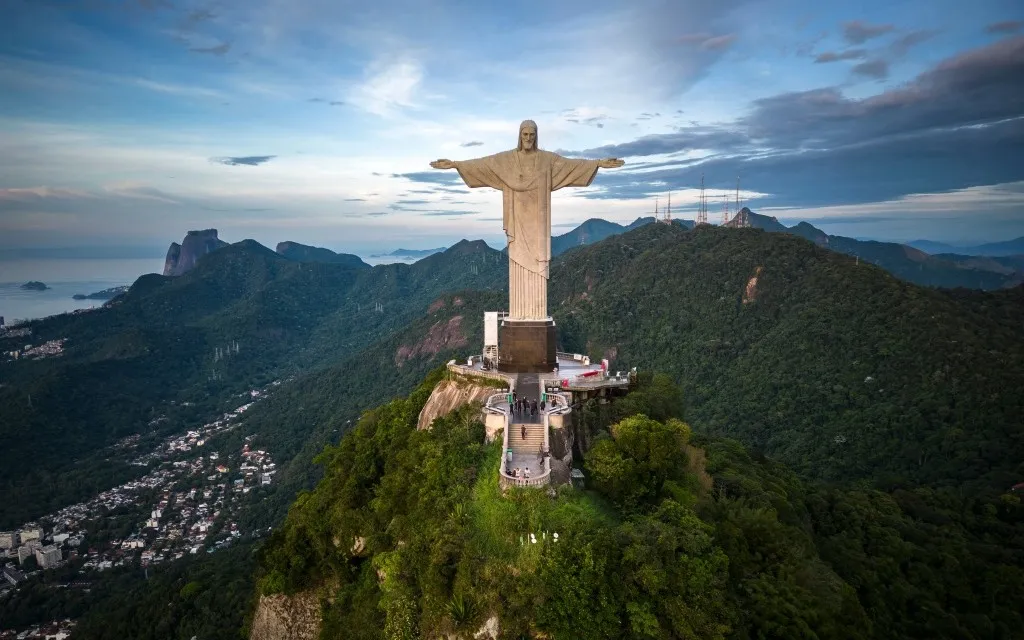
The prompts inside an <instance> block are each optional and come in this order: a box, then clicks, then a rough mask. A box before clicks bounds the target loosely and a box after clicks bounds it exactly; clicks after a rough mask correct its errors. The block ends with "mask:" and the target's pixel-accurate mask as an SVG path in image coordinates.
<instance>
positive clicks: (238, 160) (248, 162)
mask: <svg viewBox="0 0 1024 640" xmlns="http://www.w3.org/2000/svg"><path fill="white" fill-rule="evenodd" d="M276 157H277V156H226V157H221V158H210V162H213V163H216V164H226V165H229V166H233V167H239V166H247V167H255V166H258V165H261V164H263V163H265V162H269V161H270V160H272V159H274V158H276Z"/></svg>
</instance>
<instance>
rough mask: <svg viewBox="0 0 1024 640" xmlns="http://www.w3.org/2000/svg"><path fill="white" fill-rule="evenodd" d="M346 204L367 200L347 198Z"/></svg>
mask: <svg viewBox="0 0 1024 640" xmlns="http://www.w3.org/2000/svg"><path fill="white" fill-rule="evenodd" d="M345 202H366V198H345Z"/></svg>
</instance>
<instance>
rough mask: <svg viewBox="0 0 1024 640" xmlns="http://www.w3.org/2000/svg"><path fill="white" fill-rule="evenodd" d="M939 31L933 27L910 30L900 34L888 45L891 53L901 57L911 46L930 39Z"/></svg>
mask: <svg viewBox="0 0 1024 640" xmlns="http://www.w3.org/2000/svg"><path fill="white" fill-rule="evenodd" d="M938 33H939V32H938V31H937V30H935V29H918V30H917V31H911V32H910V33H908V34H906V35H903V36H900V37H899V38H897V39H896V40H894V41H893V42H892V44H890V45H889V49H890V50H891V51H892V53H893V55H895V56H897V57H901V56H904V55H906V54H907V52H908V51H910V49H911V47H914V46H917V45H919V44H921V43H922V42H925V41H926V40H930V39H932V38H933V37H935V35H937V34H938Z"/></svg>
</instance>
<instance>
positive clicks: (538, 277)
mask: <svg viewBox="0 0 1024 640" xmlns="http://www.w3.org/2000/svg"><path fill="white" fill-rule="evenodd" d="M455 168H456V169H457V170H458V171H459V175H460V176H461V177H462V180H463V181H464V182H465V183H466V185H467V186H469V187H491V188H493V189H500V190H501V192H502V194H503V216H502V219H503V222H504V227H505V234H506V235H507V236H508V259H509V317H510V318H512V319H529V320H541V319H544V318H547V317H548V309H547V280H548V263H549V262H550V261H551V192H552V191H556V190H558V189H561V188H563V187H586V186H589V185H590V183H591V182H592V181H593V180H594V176H595V175H596V174H597V169H598V161H597V160H573V159H570V158H563V157H562V156H560V155H558V154H557V153H551V152H550V151H540V150H537V151H519V150H512V151H504V152H502V153H496V154H494V155H492V156H487V157H484V158H477V159H475V160H463V161H460V162H456V163H455Z"/></svg>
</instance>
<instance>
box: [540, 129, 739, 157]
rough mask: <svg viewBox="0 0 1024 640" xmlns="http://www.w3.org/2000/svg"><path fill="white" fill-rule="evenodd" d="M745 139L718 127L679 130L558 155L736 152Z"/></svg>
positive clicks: (734, 131)
mask: <svg viewBox="0 0 1024 640" xmlns="http://www.w3.org/2000/svg"><path fill="white" fill-rule="evenodd" d="M748 143H749V138H748V136H747V135H746V134H744V133H743V132H742V131H738V130H733V129H730V128H728V127H724V126H719V125H705V126H700V125H698V126H690V127H680V128H679V129H678V130H677V131H676V132H675V133H664V134H652V135H647V136H643V137H641V138H637V139H636V140H633V141H632V142H625V143H621V144H611V145H605V146H602V147H595V148H593V149H586V150H584V151H562V150H559V151H558V153H560V154H562V155H566V156H573V157H587V158H598V157H601V158H604V157H613V158H629V157H636V156H653V155H661V154H671V153H679V152H682V151H699V150H702V149H723V148H729V149H736V148H738V147H741V146H746V145H747V144H748Z"/></svg>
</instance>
